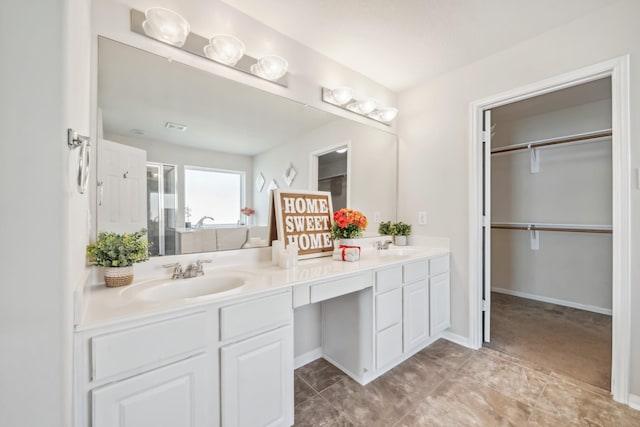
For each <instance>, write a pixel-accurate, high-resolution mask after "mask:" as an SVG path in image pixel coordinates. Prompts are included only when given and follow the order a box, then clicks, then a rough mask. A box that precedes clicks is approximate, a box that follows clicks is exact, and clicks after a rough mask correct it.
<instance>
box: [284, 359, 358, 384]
mask: <svg viewBox="0 0 640 427" xmlns="http://www.w3.org/2000/svg"><path fill="white" fill-rule="evenodd" d="M295 373H296V375H298V376H299V377H300V378H302V379H303V380H304V381H305V382H306V383H307V384H309V385H310V386H311V387H312V388H313V389H314V390H315V391H317V392H321V391H322V390H324V389H326V388H327V387H329V386H331V385H332V384H335V383H337V382H338V381H340V380H341V379H343V378H345V377H346V376H347V375H346V374H345V373H344V372H342V371H341V370H340V369H338V368H336V367H335V366H333V365H332V364H331V363H329V362H327V361H326V360H324V359H318V360H314V361H313V362H311V363H308V364H306V365H304V366H302V367H300V368H298V369H296V371H295Z"/></svg>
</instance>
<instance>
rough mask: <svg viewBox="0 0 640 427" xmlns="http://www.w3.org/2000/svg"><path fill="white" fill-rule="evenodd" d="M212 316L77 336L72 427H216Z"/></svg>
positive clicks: (200, 313)
mask: <svg viewBox="0 0 640 427" xmlns="http://www.w3.org/2000/svg"><path fill="white" fill-rule="evenodd" d="M212 314H213V313H212V312H208V311H206V310H196V311H193V310H192V311H191V312H183V313H177V314H173V316H166V315H165V316H158V317H155V318H152V319H147V320H144V321H140V320H138V321H129V322H121V323H119V324H117V325H113V326H107V327H103V328H99V329H93V330H87V331H80V332H78V333H76V336H75V344H74V345H75V358H76V366H75V370H76V372H75V387H74V389H75V391H74V392H75V393H76V398H75V425H76V426H91V427H146V426H149V427H152V426H153V427H156V426H167V427H175V426H185V427H187V426H188V427H197V426H211V425H214V423H213V421H214V420H215V419H216V414H217V412H218V408H217V406H216V405H215V402H216V398H217V386H216V384H215V382H216V381H217V380H216V378H217V377H216V375H215V372H214V371H213V369H212V368H211V366H212V365H215V363H216V359H215V353H214V354H211V352H210V351H209V348H210V345H211V344H212V343H213V345H215V344H216V336H215V333H214V332H215V324H211V323H212V320H213V321H214V322H215V317H214V316H213V315H212Z"/></svg>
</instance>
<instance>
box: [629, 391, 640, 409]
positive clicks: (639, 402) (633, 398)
mask: <svg viewBox="0 0 640 427" xmlns="http://www.w3.org/2000/svg"><path fill="white" fill-rule="evenodd" d="M629 406H630V407H632V408H633V409H635V410H636V411H640V396H638V395H637V394H631V393H629Z"/></svg>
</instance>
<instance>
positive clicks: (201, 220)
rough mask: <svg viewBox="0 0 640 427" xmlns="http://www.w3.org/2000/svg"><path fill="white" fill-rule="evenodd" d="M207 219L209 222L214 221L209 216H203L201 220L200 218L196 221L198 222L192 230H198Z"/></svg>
mask: <svg viewBox="0 0 640 427" xmlns="http://www.w3.org/2000/svg"><path fill="white" fill-rule="evenodd" d="M207 219H210V220H211V221H215V219H213V218H212V217H210V216H203V217H202V218H200V219H199V220H198V222H196V224H195V225H194V226H193V227H194V228H200V227H202V225H203V223H204V221H205V220H207Z"/></svg>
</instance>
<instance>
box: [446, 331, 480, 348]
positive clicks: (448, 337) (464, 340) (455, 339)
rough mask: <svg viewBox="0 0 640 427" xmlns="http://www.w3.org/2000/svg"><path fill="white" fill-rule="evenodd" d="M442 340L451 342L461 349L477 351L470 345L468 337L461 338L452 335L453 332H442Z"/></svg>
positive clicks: (460, 336)
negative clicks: (461, 347)
mask: <svg viewBox="0 0 640 427" xmlns="http://www.w3.org/2000/svg"><path fill="white" fill-rule="evenodd" d="M442 338H444V339H445V340H447V341H451V342H452V343H454V344H458V345H461V346H463V347H467V348H470V349H473V350H477V348H475V347H474V346H472V345H471V343H470V342H469V338H468V337H463V336H462V335H458V334H454V333H453V332H450V331H444V332H443V333H442Z"/></svg>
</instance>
